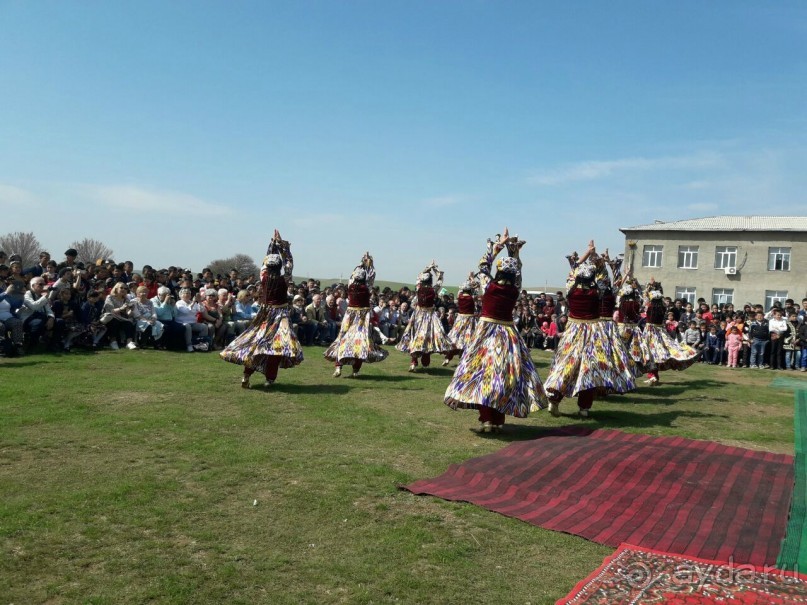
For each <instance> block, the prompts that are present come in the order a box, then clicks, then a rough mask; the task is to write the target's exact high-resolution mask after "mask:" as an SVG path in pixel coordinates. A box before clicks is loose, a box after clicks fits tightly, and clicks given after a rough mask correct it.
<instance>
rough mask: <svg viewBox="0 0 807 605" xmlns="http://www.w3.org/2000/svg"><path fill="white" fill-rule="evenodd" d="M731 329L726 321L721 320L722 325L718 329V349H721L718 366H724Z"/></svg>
mask: <svg viewBox="0 0 807 605" xmlns="http://www.w3.org/2000/svg"><path fill="white" fill-rule="evenodd" d="M728 331H729V328H728V324H727V323H726V320H725V319H721V320H720V325H719V327H718V328H717V348H718V349H719V353H718V358H717V364H718V365H723V359H724V357H725V356H724V352H725V350H726V335H727V334H728Z"/></svg>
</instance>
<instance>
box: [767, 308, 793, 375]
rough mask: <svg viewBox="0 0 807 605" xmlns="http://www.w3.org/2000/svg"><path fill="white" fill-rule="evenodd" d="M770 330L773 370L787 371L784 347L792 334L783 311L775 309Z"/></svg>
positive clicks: (769, 326) (769, 324)
mask: <svg viewBox="0 0 807 605" xmlns="http://www.w3.org/2000/svg"><path fill="white" fill-rule="evenodd" d="M768 330H769V334H770V341H771V356H770V359H771V369H772V370H783V369H785V368H784V349H783V345H784V343H785V338H787V335H788V334H789V333H790V326H789V325H788V323H787V320H786V319H785V318H784V317H783V316H782V310H781V309H780V308H778V307H777V308H774V309H773V317H772V318H771V320H770V321H769V322H768Z"/></svg>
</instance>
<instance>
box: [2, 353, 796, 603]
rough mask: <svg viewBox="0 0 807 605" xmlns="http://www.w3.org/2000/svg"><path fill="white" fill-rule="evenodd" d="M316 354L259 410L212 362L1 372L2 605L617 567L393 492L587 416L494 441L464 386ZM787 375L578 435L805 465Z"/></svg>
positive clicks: (679, 383)
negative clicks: (704, 447)
mask: <svg viewBox="0 0 807 605" xmlns="http://www.w3.org/2000/svg"><path fill="white" fill-rule="evenodd" d="M321 354H322V349H321V348H317V347H312V348H308V349H306V361H305V362H304V364H303V365H302V366H300V367H299V368H295V369H293V370H285V371H284V370H281V374H280V380H279V382H278V383H277V384H275V385H274V386H273V387H271V388H270V389H265V388H262V387H260V386H257V387H256V386H253V388H252V389H250V390H248V391H245V390H243V389H241V388H240V386H239V379H240V368H238V367H236V366H233V365H230V364H226V363H224V362H222V361H220V360H219V359H218V357H217V355H216V354H214V353H211V354H204V353H194V354H180V353H167V352H157V351H143V350H138V351H118V352H112V351H104V352H101V353H98V354H94V355H93V354H81V353H77V354H76V353H73V354H71V355H69V356H58V355H31V356H28V357H23V358H19V359H2V360H0V372H1V373H2V374H0V375H1V376H2V379H0V418H1V419H2V422H0V493H2V498H0V548H2V553H0V554H1V556H0V596H1V597H0V601H2V603H15V604H21V603H49V604H58V603H110V604H119V603H148V602H153V603H222V602H226V603H250V604H252V603H272V604H275V603H289V604H292V603H294V604H297V603H502V604H504V603H517V604H520V605H524V604H526V603H530V604H532V605H535V604H539V603H541V604H543V603H553V602H554V601H555V600H556V599H558V598H560V597H562V596H563V595H564V594H566V593H567V592H568V591H569V590H570V589H571V588H572V586H573V585H574V584H575V583H576V582H577V581H579V580H580V579H581V578H583V577H584V576H586V575H587V574H588V573H589V572H591V571H592V570H593V569H594V568H595V567H597V566H598V565H599V563H600V562H601V560H602V559H603V557H604V556H605V555H607V554H609V552H611V550H610V549H609V548H606V547H603V546H599V545H596V544H593V543H590V542H587V541H585V540H583V539H580V538H576V537H574V536H569V535H565V534H560V533H554V532H550V531H546V530H542V529H540V528H536V527H532V526H530V525H528V524H526V523H523V522H520V521H516V520H513V519H508V518H505V517H502V516H500V515H497V514H495V513H491V512H488V511H485V510H483V509H481V508H478V507H476V506H473V505H469V504H460V503H450V502H445V501H442V500H438V499H434V498H430V497H417V496H413V495H412V494H410V493H408V492H405V491H400V490H399V489H398V488H397V486H398V485H399V484H402V483H407V482H410V481H413V480H415V479H420V478H424V477H430V476H433V475H436V474H439V473H441V472H442V471H443V470H444V469H445V468H446V466H447V465H448V464H450V463H454V462H460V461H462V460H465V459H467V458H469V457H472V456H478V455H482V454H485V453H489V452H492V451H495V450H497V449H499V448H501V447H503V446H504V445H506V444H507V443H508V442H510V441H512V440H519V439H530V438H531V437H534V436H535V435H536V432H537V431H538V430H539V429H540V428H541V427H547V426H561V425H565V424H577V423H581V422H584V421H581V420H578V419H577V418H575V417H574V416H572V412H573V411H574V408H575V406H574V405H573V402H569V401H567V402H565V403H564V406H562V408H561V410H562V412H564V413H565V414H568V415H565V416H563V417H561V418H552V417H550V416H549V414H547V413H546V412H540V413H538V414H534V415H533V416H532V417H530V418H529V419H527V420H523V421H518V420H515V421H513V422H512V423H510V424H509V425H508V426H507V427H506V430H505V432H504V433H503V434H501V435H485V436H480V435H477V434H476V433H475V432H474V431H472V430H471V429H472V428H475V425H476V420H475V414H474V413H472V412H469V411H457V412H453V411H451V410H449V409H448V408H447V407H445V406H444V405H443V404H442V394H443V391H444V389H445V387H446V385H447V383H448V381H449V378H450V376H451V373H452V370H450V369H445V368H439V367H438V368H432V369H430V370H429V371H428V372H424V373H422V374H415V375H411V374H408V373H407V372H406V368H407V364H408V359H407V358H406V357H405V356H404V355H403V354H401V353H398V352H397V351H392V352H391V354H390V358H389V359H388V360H387V361H385V362H383V363H381V364H375V365H374V366H365V369H364V370H363V374H364V375H363V376H362V378H361V379H359V380H349V379H346V378H342V379H334V378H331V376H330V374H331V367H330V365H329V364H327V363H326V362H325V361H324V360H323V359H322V355H321ZM534 357H535V359H536V362H537V365H538V367H539V371H540V373H541V375H542V376H545V374H546V367H547V365H548V363H549V361H550V357H549V355H548V354H546V353H543V352H540V353H535V354H534ZM455 364H456V362H454V363H453V364H452V368H453V366H454V365H455ZM783 375H785V373H783V372H771V371H767V370H728V369H725V368H717V367H712V366H697V367H693V368H691V369H689V370H688V371H686V372H683V373H674V372H668V373H665V374H663V375H662V379H663V380H664V384H663V386H659V387H656V388H647V387H645V388H641V389H640V390H639V391H637V392H636V393H633V394H631V395H629V396H625V397H611V398H608V399H607V400H606V401H603V402H597V403H595V407H594V412H593V414H592V418H591V419H589V420H587V421H585V422H586V423H587V424H590V425H594V426H603V427H612V428H619V429H622V430H625V431H631V432H642V433H648V434H655V435H684V436H686V437H691V438H696V439H713V440H717V441H720V442H722V443H726V444H731V445H740V446H745V447H750V448H758V449H765V450H770V451H775V452H789V453H792V450H793V421H792V418H793V412H792V410H793V391H792V390H786V389H775V388H772V387H771V386H770V383H771V381H772V380H773V378H774V377H780V376H783ZM786 376H787V377H788V378H793V379H802V378H804V375H803V374H800V373H793V372H788V373H786ZM253 382H256V383H258V385H260V383H261V380H259V379H256V380H254V381H253ZM799 384H801V383H799ZM803 384H804V385H805V386H807V380H805V381H803Z"/></svg>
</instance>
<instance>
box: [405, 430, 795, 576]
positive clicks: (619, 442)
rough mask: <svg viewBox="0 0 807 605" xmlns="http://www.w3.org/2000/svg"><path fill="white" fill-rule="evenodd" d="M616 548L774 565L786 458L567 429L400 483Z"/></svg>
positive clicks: (787, 480)
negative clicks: (632, 546) (637, 547)
mask: <svg viewBox="0 0 807 605" xmlns="http://www.w3.org/2000/svg"><path fill="white" fill-rule="evenodd" d="M405 489H408V490H409V491H411V492H413V493H415V494H429V495H432V496H437V497H439V498H443V499H446V500H460V501H466V502H472V503H474V504H478V505H479V506H482V507H484V508H487V509H488V510H492V511H495V512H498V513H501V514H503V515H507V516H509V517H516V518H518V519H522V520H523V521H526V522H528V523H532V524H533V525H538V526H540V527H544V528H546V529H552V530H556V531H562V532H566V533H570V534H574V535H577V536H582V537H584V538H587V539H589V540H592V541H594V542H598V543H600V544H605V545H608V546H613V547H617V546H619V545H620V544H621V543H623V542H627V543H629V544H638V545H640V546H644V547H646V548H653V549H656V550H660V551H663V552H673V553H680V554H685V555H689V556H692V557H700V558H704V559H717V560H720V561H730V560H734V561H742V562H744V563H751V564H754V565H766V564H774V563H775V562H776V556H777V555H778V553H779V547H780V542H781V540H782V538H783V537H784V535H785V527H786V524H787V516H788V508H789V505H790V497H791V494H792V492H793V458H792V456H786V455H783V454H771V453H767V452H758V451H754V450H747V449H742V448H736V447H728V446H724V445H720V444H717V443H712V442H709V441H693V440H691V439H684V438H682V437H652V436H649V435H634V434H629V433H623V432H621V431H615V430H605V429H597V430H593V429H586V428H582V427H568V428H563V429H557V430H553V431H548V432H547V433H546V435H545V436H542V437H540V438H538V439H534V440H531V441H521V442H517V443H512V444H510V445H508V446H507V447H505V448H504V449H502V450H500V451H498V452H496V453H494V454H490V455H488V456H484V457H481V458H473V459H471V460H468V461H467V462H464V463H463V464H459V465H452V466H450V467H449V468H448V470H447V471H446V472H445V473H444V474H442V475H441V476H439V477H436V478H434V479H427V480H422V481H416V482H415V483H412V484H410V485H407V486H405Z"/></svg>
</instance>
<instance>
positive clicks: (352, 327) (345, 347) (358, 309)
mask: <svg viewBox="0 0 807 605" xmlns="http://www.w3.org/2000/svg"><path fill="white" fill-rule="evenodd" d="M374 282H375V267H374V265H373V257H372V256H370V253H369V252H366V253H365V254H364V256H363V257H362V259H361V264H360V265H358V266H357V267H356V268H355V269H354V270H353V273H352V274H351V275H350V280H349V281H348V286H347V300H348V304H347V311H345V316H344V318H342V324H341V327H340V328H339V335H338V336H337V337H336V339H335V340H334V341H333V342H332V343H331V345H330V346H329V347H328V348H327V350H326V351H325V359H328V360H329V361H333V362H335V363H336V369H335V370H334V372H333V375H334V378H338V377H339V376H341V375H342V366H343V365H344V364H346V363H348V364H351V365H352V366H353V373H352V374H351V375H350V378H357V377H358V376H359V370H360V369H361V366H362V364H363V363H364V362H365V361H366V362H367V363H374V362H376V361H383V360H384V359H386V358H387V355H388V353H387V351H385V350H384V349H382V348H381V347H379V346H378V345H377V344H376V343H375V338H374V335H375V334H379V335H380V336H381V341H382V342H384V343H385V344H386V342H387V341H388V340H389V339H388V338H387V337H386V336H384V334H383V333H382V332H381V330H379V329H378V327H377V326H376V325H375V324H377V323H378V322H377V320H375V319H374V317H373V310H372V308H371V307H370V290H371V288H372V287H373V283H374Z"/></svg>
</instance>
